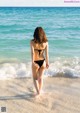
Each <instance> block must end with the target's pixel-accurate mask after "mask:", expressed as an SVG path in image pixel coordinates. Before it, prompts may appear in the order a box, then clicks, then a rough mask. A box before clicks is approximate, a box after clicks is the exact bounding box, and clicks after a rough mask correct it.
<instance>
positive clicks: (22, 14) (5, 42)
mask: <svg viewBox="0 0 80 113" xmlns="http://www.w3.org/2000/svg"><path fill="white" fill-rule="evenodd" d="M79 12H80V8H79V7H78V8H77V7H76V8H75V7H73V8H69V7H68V8H67V7H64V8H61V7H59V8H58V7H54V8H53V7H50V8H49V7H45V8H43V7H36V8H33V7H28V8H17V7H14V8H10V7H7V8H5V7H3V8H0V67H1V68H0V74H1V77H3V75H4V78H5V77H7V76H8V77H10V75H11V73H15V74H13V76H15V77H16V76H17V75H18V74H17V72H16V65H17V68H18V69H21V73H22V74H21V73H20V74H21V76H23V75H24V76H27V75H26V74H27V73H29V74H28V75H29V76H30V75H31V73H30V70H27V71H26V69H27V65H28V66H30V64H31V57H30V40H31V39H32V38H33V32H34V29H35V28H36V27H37V26H42V27H43V28H44V30H45V32H46V35H47V37H48V40H49V56H50V57H49V58H50V68H49V70H48V71H46V72H45V75H46V73H47V75H48V74H49V75H51V76H53V75H55V74H56V73H63V74H65V73H67V74H68V75H70V76H79V75H80V71H79V70H80V25H79V23H80V13H79ZM22 64H23V65H24V66H21V67H20V68H19V66H20V65H22ZM6 65H8V67H9V65H10V69H12V70H14V71H12V70H11V73H10V74H9V71H8V70H9V68H8V67H6ZM23 67H24V68H25V69H22V68H23ZM3 70H6V71H3ZM23 70H24V71H23ZM65 70H66V71H65ZM18 72H20V70H19V71H18ZM7 73H8V74H7ZM20 74H19V76H20Z"/></svg>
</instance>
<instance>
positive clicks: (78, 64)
mask: <svg viewBox="0 0 80 113" xmlns="http://www.w3.org/2000/svg"><path fill="white" fill-rule="evenodd" d="M56 75H63V76H69V77H80V58H77V57H75V58H55V59H54V60H53V62H52V63H50V66H49V69H46V70H45V73H44V76H56ZM31 76H32V70H31V62H28V63H3V64H0V79H8V78H16V77H17V78H20V77H31Z"/></svg>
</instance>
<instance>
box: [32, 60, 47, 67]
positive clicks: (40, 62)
mask: <svg viewBox="0 0 80 113" xmlns="http://www.w3.org/2000/svg"><path fill="white" fill-rule="evenodd" d="M44 60H45V59H44ZM44 60H37V61H34V62H35V63H37V64H38V65H39V67H41V66H42V65H43V63H44Z"/></svg>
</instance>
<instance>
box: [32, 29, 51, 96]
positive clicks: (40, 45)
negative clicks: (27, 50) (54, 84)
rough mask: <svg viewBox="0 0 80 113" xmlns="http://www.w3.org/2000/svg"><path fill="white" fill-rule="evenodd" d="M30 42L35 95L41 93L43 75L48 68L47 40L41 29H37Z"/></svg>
mask: <svg viewBox="0 0 80 113" xmlns="http://www.w3.org/2000/svg"><path fill="white" fill-rule="evenodd" d="M33 37H34V39H32V40H31V42H30V46H31V56H32V74H33V81H34V86H35V89H36V92H37V95H39V94H40V93H41V89H42V85H43V73H44V70H45V69H46V68H48V67H49V60H48V40H47V37H46V34H45V32H44V30H43V28H42V27H37V28H36V29H35V31H34V35H33Z"/></svg>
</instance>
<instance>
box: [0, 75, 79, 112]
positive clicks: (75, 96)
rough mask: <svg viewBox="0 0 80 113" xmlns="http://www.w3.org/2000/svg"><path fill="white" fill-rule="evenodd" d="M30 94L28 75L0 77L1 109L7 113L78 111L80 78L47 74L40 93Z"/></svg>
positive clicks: (32, 89)
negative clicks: (37, 94) (14, 77)
mask: <svg viewBox="0 0 80 113" xmlns="http://www.w3.org/2000/svg"><path fill="white" fill-rule="evenodd" d="M33 94H34V86H33V81H32V79H31V78H21V79H20V78H19V79H10V80H0V108H2V107H5V108H6V113H80V78H66V77H46V78H44V86H43V93H42V94H41V95H40V96H39V97H34V95H33ZM0 110H1V109H0ZM0 112H1V111H0Z"/></svg>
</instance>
